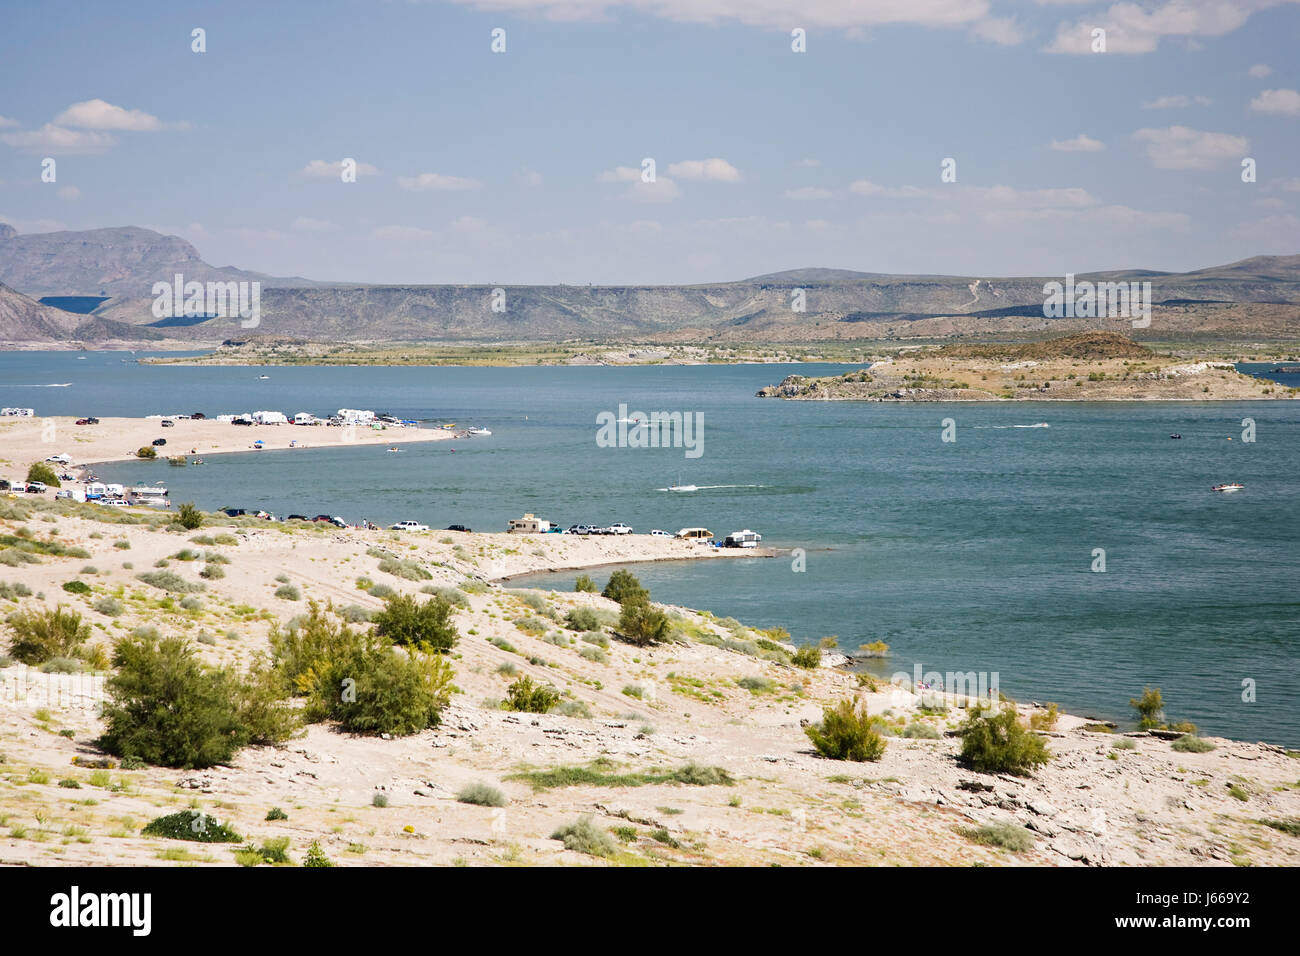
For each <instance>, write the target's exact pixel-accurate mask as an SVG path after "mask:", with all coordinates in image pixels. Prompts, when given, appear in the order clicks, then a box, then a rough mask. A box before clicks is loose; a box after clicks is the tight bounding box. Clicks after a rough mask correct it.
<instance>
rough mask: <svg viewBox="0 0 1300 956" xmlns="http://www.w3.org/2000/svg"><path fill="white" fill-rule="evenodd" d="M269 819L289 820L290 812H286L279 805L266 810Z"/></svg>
mask: <svg viewBox="0 0 1300 956" xmlns="http://www.w3.org/2000/svg"><path fill="white" fill-rule="evenodd" d="M266 819H267V820H288V819H289V814H287V813H285V812H284V811H283V810H281V809H280V808H279V807H272V808H271V809H270V810H267V811H266Z"/></svg>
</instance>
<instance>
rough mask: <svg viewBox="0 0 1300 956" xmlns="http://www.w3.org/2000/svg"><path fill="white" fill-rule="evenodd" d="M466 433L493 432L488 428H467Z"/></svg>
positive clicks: (480, 433) (483, 433)
mask: <svg viewBox="0 0 1300 956" xmlns="http://www.w3.org/2000/svg"><path fill="white" fill-rule="evenodd" d="M465 434H466V435H491V434H492V432H491V431H490V430H488V429H486V428H467V429H466V430H465Z"/></svg>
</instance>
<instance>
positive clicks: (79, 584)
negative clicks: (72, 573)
mask: <svg viewBox="0 0 1300 956" xmlns="http://www.w3.org/2000/svg"><path fill="white" fill-rule="evenodd" d="M63 590H65V591H67V592H68V593H69V594H89V593H90V585H89V584H87V583H86V582H85V581H64V582H63Z"/></svg>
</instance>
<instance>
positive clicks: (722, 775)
mask: <svg viewBox="0 0 1300 956" xmlns="http://www.w3.org/2000/svg"><path fill="white" fill-rule="evenodd" d="M670 776H671V778H672V779H673V781H674V782H676V783H684V784H688V785H689V786H692V787H730V786H734V785H735V783H736V781H735V779H734V778H733V777H732V776H731V774H730V773H728V772H727V771H726V770H723V769H722V768H721V767H705V766H703V765H702V764H698V763H688V764H685V765H683V766H681V767H678V768H677V769H676V770H674V771H673V772H672V773H671V774H670Z"/></svg>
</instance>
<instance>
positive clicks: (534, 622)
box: [511, 614, 547, 637]
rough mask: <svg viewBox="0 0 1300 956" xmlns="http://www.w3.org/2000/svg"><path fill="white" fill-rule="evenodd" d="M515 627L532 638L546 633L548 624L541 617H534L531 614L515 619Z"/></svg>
mask: <svg viewBox="0 0 1300 956" xmlns="http://www.w3.org/2000/svg"><path fill="white" fill-rule="evenodd" d="M511 623H512V624H514V626H515V627H517V628H519V630H521V631H523V632H524V633H525V634H528V635H529V636H531V637H538V636H540V635H542V634H545V633H546V628H547V624H546V622H545V621H543V620H542V619H541V618H540V617H533V616H532V615H531V614H525V615H523V616H522V617H517V618H515V619H514V620H513V621H512V622H511Z"/></svg>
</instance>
